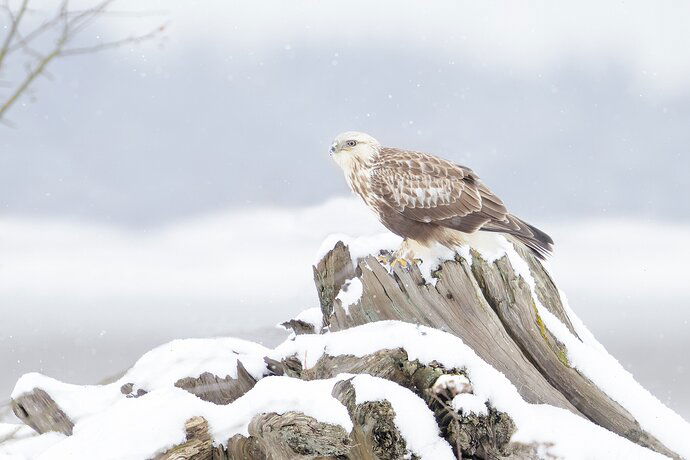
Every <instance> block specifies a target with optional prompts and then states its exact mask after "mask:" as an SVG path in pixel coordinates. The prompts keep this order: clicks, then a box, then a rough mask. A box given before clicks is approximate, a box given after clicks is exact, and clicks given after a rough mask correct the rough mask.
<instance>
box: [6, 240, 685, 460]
mask: <svg viewBox="0 0 690 460" xmlns="http://www.w3.org/2000/svg"><path fill="white" fill-rule="evenodd" d="M501 238H502V237H501ZM501 238H498V239H496V244H494V245H493V246H488V247H487V246H486V245H482V246H481V247H472V248H469V247H468V248H461V249H460V251H459V254H447V253H446V254H444V255H443V256H442V257H439V258H438V259H436V260H427V261H424V262H423V263H422V264H421V265H419V266H417V265H412V266H409V267H404V268H403V267H400V266H396V267H394V268H392V269H391V268H390V267H388V266H387V265H382V264H381V263H380V262H379V260H378V259H377V258H376V256H377V255H379V249H381V246H385V245H384V244H382V242H386V241H391V239H390V238H380V237H379V238H375V239H374V240H371V241H368V240H366V239H358V240H348V239H343V240H344V241H330V242H328V243H327V244H326V247H324V248H323V249H324V250H323V251H322V254H323V257H320V258H319V261H318V262H317V263H316V264H315V266H314V279H315V283H316V287H317V292H318V297H319V301H320V307H319V308H312V309H310V310H307V311H305V312H303V313H301V314H300V315H298V316H297V317H296V318H294V319H292V320H290V321H287V322H285V323H283V326H284V327H286V328H288V329H292V331H293V333H292V334H291V336H290V337H289V339H288V340H286V341H285V342H284V343H282V344H281V345H279V346H277V347H276V348H273V349H269V348H266V347H263V346H261V345H258V344H255V343H252V342H247V341H244V340H238V339H233V338H217V339H188V340H176V341H173V342H171V343H169V344H165V345H162V346H160V347H158V348H155V349H154V350H151V351H150V352H148V353H146V354H145V355H144V356H142V357H141V358H140V359H139V361H137V363H136V364H135V365H134V366H133V367H132V368H131V369H129V370H128V371H127V372H125V373H124V374H123V375H122V376H121V377H120V378H119V379H117V380H116V381H113V382H111V383H108V384H104V385H71V384H67V383H63V382H59V381H57V380H54V379H51V378H49V377H46V376H43V375H40V374H35V373H33V374H27V375H25V376H23V377H22V378H21V379H20V380H19V381H18V382H17V385H16V387H15V390H14V392H13V395H12V396H13V402H12V404H13V408H14V411H15V414H16V415H17V416H18V417H19V418H20V419H21V420H22V421H23V422H24V423H25V424H26V425H28V426H30V427H32V428H33V429H34V430H36V432H38V433H43V434H40V435H38V436H34V437H32V438H22V439H11V440H9V441H7V442H6V443H2V442H0V457H2V456H3V454H7V455H10V454H17V453H19V454H21V455H24V457H27V458H39V459H51V460H52V459H82V458H83V459H89V458H94V456H96V457H98V458H113V459H132V460H135V459H147V458H155V459H165V460H172V459H195V460H201V459H203V460H206V459H208V460H223V459H313V458H339V459H353V460H355V459H369V458H379V459H402V458H412V459H430V460H436V459H441V460H443V459H457V458H477V459H496V458H511V459H531V458H574V459H579V458H601V459H609V458H635V459H646V458H650V459H652V458H666V457H671V458H690V425H688V423H687V422H685V421H684V420H682V418H680V417H679V416H678V415H676V414H675V413H673V412H672V411H671V410H669V409H668V408H666V407H665V406H663V405H662V404H661V403H660V402H659V401H658V400H656V399H655V398H654V397H653V396H652V395H651V394H649V393H648V392H647V391H646V390H644V389H643V388H642V387H641V386H640V385H639V384H637V382H635V381H634V379H633V378H632V376H631V375H630V374H628V373H627V372H625V370H624V369H623V368H622V367H621V366H620V364H618V362H616V361H615V359H613V358H612V357H611V356H610V355H608V354H607V353H606V351H605V350H604V348H603V347H602V346H601V345H600V344H598V343H597V342H596V340H595V339H594V338H593V337H592V336H591V334H590V333H589V332H588V331H587V329H586V328H585V327H584V326H583V325H582V323H581V322H580V321H579V320H578V319H577V317H576V316H575V315H574V314H573V312H572V311H571V310H570V309H569V307H568V305H567V303H566V301H565V298H564V296H563V295H562V293H561V292H560V291H559V290H558V289H557V287H556V284H555V283H554V281H553V280H552V278H551V277H550V275H549V274H548V272H547V271H546V270H545V269H544V267H543V266H542V265H541V263H540V261H539V260H537V259H535V258H534V257H533V256H532V255H531V254H530V253H528V252H526V251H523V250H522V249H521V248H518V247H514V246H513V245H512V244H511V243H510V242H509V241H508V240H505V239H501ZM372 241H373V243H372ZM383 249H390V247H385V248H383ZM10 428H12V427H10ZM10 428H8V430H9V429H10ZM12 429H13V430H16V428H12ZM54 432H59V433H61V434H59V435H56V433H54ZM105 446H107V449H104V447H105ZM106 450H107V453H104V452H105V451H106ZM29 452H30V454H29Z"/></svg>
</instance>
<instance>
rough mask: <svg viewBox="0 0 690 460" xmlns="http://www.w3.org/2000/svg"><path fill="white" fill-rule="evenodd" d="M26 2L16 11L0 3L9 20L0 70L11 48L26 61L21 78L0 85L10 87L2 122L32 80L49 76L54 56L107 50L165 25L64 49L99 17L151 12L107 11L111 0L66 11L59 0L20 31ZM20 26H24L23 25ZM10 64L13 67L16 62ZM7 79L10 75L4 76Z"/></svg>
mask: <svg viewBox="0 0 690 460" xmlns="http://www.w3.org/2000/svg"><path fill="white" fill-rule="evenodd" d="M29 2H30V0H22V2H21V4H20V5H19V6H18V7H17V8H16V12H13V11H12V8H11V7H10V6H9V2H8V1H7V0H4V1H2V3H0V10H4V11H5V13H6V14H7V16H8V18H9V23H10V27H9V29H8V32H7V35H6V36H5V37H4V39H3V40H2V45H1V47H0V69H1V68H2V65H3V63H6V62H7V57H8V56H9V55H10V54H11V53H13V52H15V51H22V52H23V54H24V55H25V56H26V57H27V58H28V62H27V63H26V67H27V71H26V74H25V75H24V77H22V78H21V79H20V81H18V82H16V83H15V85H14V86H9V85H6V84H3V85H2V86H0V88H2V87H5V88H7V87H13V88H14V89H13V90H11V92H10V94H9V95H7V96H3V98H0V122H3V123H4V124H8V123H7V121H6V120H5V119H4V117H5V115H6V113H7V111H8V110H9V109H10V108H11V107H12V106H13V105H14V104H15V103H16V102H17V101H18V100H19V98H20V97H21V96H22V95H23V94H27V93H28V92H29V90H30V87H31V85H32V84H33V83H34V82H35V80H36V79H37V78H38V77H39V76H46V77H50V75H49V74H48V73H47V70H46V69H47V67H48V65H49V64H50V63H51V62H52V61H54V60H55V59H57V58H61V57H65V56H75V55H82V54H90V53H96V52H99V51H103V50H107V49H112V48H117V47H121V46H126V45H128V44H137V43H141V42H143V41H146V40H150V39H153V38H155V37H156V36H158V35H159V34H161V33H162V32H163V31H164V30H165V29H166V27H167V25H166V24H163V25H161V26H158V27H156V28H155V29H153V30H151V31H149V32H147V33H144V34H140V35H132V36H129V37H126V38H122V39H117V40H111V41H106V42H103V43H98V44H95V45H90V46H79V47H72V48H68V45H69V44H70V43H71V42H73V41H74V39H75V38H76V37H77V36H78V35H79V34H80V33H81V32H83V31H84V30H85V29H86V28H87V27H89V26H90V25H92V24H93V23H94V22H95V21H97V20H98V19H99V18H101V17H104V16H105V17H143V16H150V15H153V14H155V12H131V13H129V12H124V11H108V8H109V7H110V6H111V5H112V4H113V3H114V2H115V0H100V1H98V2H97V3H96V4H95V5H94V6H93V7H92V8H87V9H81V10H70V8H69V5H70V3H69V0H62V1H61V2H60V4H59V6H57V7H56V8H55V10H54V11H55V12H54V13H53V16H52V17H50V18H48V19H46V20H44V21H42V22H41V23H40V24H39V25H37V26H34V27H33V28H32V29H31V30H29V31H28V32H27V33H23V32H22V31H21V30H20V24H21V23H22V19H23V18H24V17H25V13H27V12H33V10H32V9H30V8H29ZM27 17H28V15H27ZM24 22H26V21H24ZM24 28H25V29H26V28H27V27H24ZM51 35H52V37H51ZM40 37H43V38H45V40H37V39H38V38H40ZM51 38H52V39H53V41H52V44H50V45H49V46H46V43H49V42H50V41H49V39H51ZM46 48H47V49H46ZM14 66H15V67H16V63H15V64H14ZM5 67H7V65H5ZM11 78H12V77H10V78H8V79H11ZM3 99H4V100H3Z"/></svg>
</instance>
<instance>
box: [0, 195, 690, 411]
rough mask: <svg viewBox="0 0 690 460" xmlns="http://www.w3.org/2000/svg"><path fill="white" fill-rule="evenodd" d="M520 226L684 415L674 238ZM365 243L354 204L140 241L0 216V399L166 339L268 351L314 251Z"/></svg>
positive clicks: (90, 371) (310, 296) (645, 230)
mask: <svg viewBox="0 0 690 460" xmlns="http://www.w3.org/2000/svg"><path fill="white" fill-rule="evenodd" d="M525 217H526V218H527V217H529V216H525ZM528 220H529V219H528ZM533 223H534V224H535V225H538V226H540V227H541V228H543V229H544V230H546V231H547V232H549V233H550V234H551V235H552V236H553V237H554V239H555V240H556V254H555V256H554V257H553V258H552V259H551V261H550V265H551V270H552V271H553V272H554V273H555V274H556V277H557V280H558V281H559V284H560V286H561V288H563V289H564V291H565V292H566V293H567V294H568V296H569V298H570V301H571V305H572V307H573V309H574V310H575V311H576V312H577V314H578V315H579V316H580V317H581V318H582V319H583V321H584V322H585V324H587V326H588V327H589V328H590V329H591V330H592V332H593V333H594V335H595V336H596V337H597V339H599V340H600V341H601V342H602V343H603V344H604V345H605V346H606V347H607V349H608V350H609V351H610V352H611V353H612V354H613V355H614V356H615V357H616V358H618V359H619V361H620V362H621V363H622V364H623V365H624V366H625V367H626V368H627V369H629V370H632V371H633V373H634V374H635V376H636V377H637V378H638V379H639V380H640V381H641V382H642V383H643V385H644V386H645V387H647V388H649V389H650V390H651V391H652V392H653V393H654V394H655V395H657V396H659V397H660V398H661V399H662V400H663V401H664V402H665V403H667V404H668V405H670V406H671V407H673V408H675V409H677V410H679V411H680V412H681V413H682V414H684V415H685V416H686V417H688V416H690V395H689V394H688V392H687V391H686V390H685V387H686V382H687V372H688V369H690V357H689V356H688V355H687V353H684V350H686V349H687V348H688V347H690V334H687V329H688V315H687V313H686V312H687V306H688V304H689V303H690V290H688V288H687V275H686V273H685V272H684V271H682V265H683V264H684V261H685V260H687V259H688V258H689V257H690V239H688V238H687V236H688V235H689V234H690V227H689V226H684V225H673V224H664V223H651V222H645V221H639V220H638V221H632V220H606V221H580V222H551V223H545V222H533ZM633 230H634V231H633ZM381 231H382V227H381V226H380V224H378V222H376V221H375V220H374V218H373V217H372V216H371V215H370V213H369V211H368V210H367V209H365V207H364V206H362V205H361V203H359V202H357V201H356V200H354V199H336V200H332V201H329V202H326V203H324V204H322V205H319V206H313V207H308V208H298V209H272V208H263V209H253V210H236V211H227V212H225V213H219V214H213V215H208V216H201V217H197V218H194V219H189V220H185V221H181V222H178V223H176V224H172V225H169V226H166V227H161V228H154V229H149V230H148V231H142V230H130V229H125V228H117V227H109V226H98V225H91V224H85V223H77V222H63V221H55V220H50V219H36V220H32V219H27V218H22V219H18V218H17V219H15V218H11V217H2V218H0V253H1V254H2V255H3V257H2V260H0V299H1V301H2V309H3V312H6V313H7V314H6V315H4V317H3V321H2V323H0V368H1V369H2V370H3V372H2V373H0V400H2V399H3V396H2V394H4V395H5V396H6V397H9V393H10V391H11V388H12V385H13V384H14V382H15V381H16V379H17V378H18V377H19V376H20V375H21V374H23V373H26V372H30V371H41V372H44V373H46V374H48V375H52V376H55V377H56V378H59V379H61V380H66V381H70V382H75V383H93V382H95V381H98V380H99V379H101V378H103V377H106V376H109V375H111V374H113V373H117V372H119V371H121V370H124V369H125V368H127V367H128V366H129V365H130V364H131V363H132V362H133V361H134V360H135V359H136V358H137V357H138V356H140V355H141V354H142V353H144V352H145V351H146V350H148V349H150V348H153V347H154V346H156V345H159V344H161V343H164V342H166V341H169V340H172V339H174V338H180V337H208V336H223V335H233V336H239V337H243V338H250V339H258V338H260V337H261V338H262V340H263V343H264V344H265V345H268V346H274V345H276V344H277V343H279V342H280V341H281V340H282V339H283V338H284V334H282V333H281V332H280V331H277V330H275V329H273V325H274V324H276V323H277V322H279V321H282V320H284V319H285V318H286V317H289V316H291V315H294V314H296V313H297V312H299V311H301V310H304V309H305V308H307V307H313V306H316V305H317V300H316V297H315V290H314V288H313V283H312V273H311V264H312V263H313V259H314V256H315V254H316V252H317V251H318V248H319V246H320V244H321V241H322V239H323V238H324V237H325V236H326V235H328V234H330V233H335V232H343V233H348V234H352V235H366V234H378V233H380V232H381ZM384 243H385V241H382V244H384ZM286 265H287V266H289V267H290V269H289V270H285V267H286ZM259 272H261V274H262V275H261V276H258V273H259ZM266 280H270V284H268V285H267V284H266V283H267V281H266ZM649 310H652V311H653V312H654V314H653V316H654V318H656V321H655V322H654V324H650V323H649V320H648V319H649ZM10 313H11V314H10ZM219 318H220V320H219Z"/></svg>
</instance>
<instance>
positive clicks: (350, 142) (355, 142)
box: [345, 141, 357, 147]
mask: <svg viewBox="0 0 690 460" xmlns="http://www.w3.org/2000/svg"><path fill="white" fill-rule="evenodd" d="M345 145H347V146H348V147H354V146H355V145H357V141H347V142H345Z"/></svg>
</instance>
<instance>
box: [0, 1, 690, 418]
mask: <svg viewBox="0 0 690 460" xmlns="http://www.w3.org/2000/svg"><path fill="white" fill-rule="evenodd" d="M76 1H78V0H75V2H76ZM79 1H81V2H83V3H87V0H79ZM37 3H38V2H37ZM43 4H45V3H43ZM120 5H121V6H120V10H121V11H131V10H135V9H143V10H149V11H156V12H161V13H160V14H156V15H154V16H153V17H148V16H147V17H145V18H139V19H135V18H132V17H127V18H110V19H109V20H108V21H106V22H104V23H102V24H100V25H99V26H98V27H96V28H94V29H93V30H91V31H89V32H88V34H87V35H86V36H85V37H84V43H92V40H94V39H96V40H98V39H104V38H106V39H107V38H115V39H116V38H121V37H123V36H128V35H130V34H131V33H134V32H143V31H147V30H149V28H150V27H151V26H153V25H156V24H159V23H161V22H169V26H168V28H167V32H166V34H165V39H163V40H156V41H153V42H149V43H146V44H143V45H141V46H133V47H126V48H122V49H117V50H113V51H110V52H103V53H101V54H98V55H89V56H82V57H73V58H69V59H64V60H61V61H58V62H56V64H55V65H54V66H53V67H52V68H51V79H45V78H44V79H40V80H39V82H38V83H37V85H36V86H35V88H34V89H35V90H34V92H33V94H32V98H31V99H29V98H27V99H23V100H22V101H21V104H20V105H17V106H16V107H15V108H14V109H13V110H12V111H11V112H10V113H9V119H10V121H11V122H12V125H13V127H5V126H3V125H0V308H2V309H3V311H4V312H7V313H8V314H7V315H6V316H5V317H4V318H3V323H2V324H0V369H2V372H0V374H2V375H0V400H2V399H3V395H6V394H9V389H10V388H11V386H12V383H13V382H14V381H15V380H16V378H18V376H19V375H20V374H21V373H22V372H28V371H31V370H39V371H43V372H46V373H47V374H48V375H51V376H55V377H57V378H61V379H65V380H67V381H71V382H79V383H83V382H93V381H96V380H98V379H99V378H101V377H103V376H104V375H106V374H108V373H111V372H117V371H119V370H121V369H122V368H124V367H126V366H127V365H128V364H129V363H131V362H133V361H134V360H135V359H136V358H137V357H138V356H139V355H141V354H142V353H143V352H145V351H146V350H147V349H148V348H151V347H152V346H155V345H157V344H160V343H162V342H164V341H166V340H170V339H172V338H176V337H188V336H209V335H217V334H228V333H232V334H240V335H242V336H244V337H250V338H253V339H257V338H264V339H265V340H266V341H267V343H271V341H273V342H274V343H275V341H276V340H279V338H276V332H275V331H273V332H271V331H272V329H269V328H271V327H272V325H273V324H275V323H276V322H278V321H281V320H284V319H285V318H286V317H288V316H290V315H292V314H294V313H296V312H297V311H299V310H301V309H303V308H306V307H312V306H315V305H317V300H316V297H315V291H314V290H313V289H312V282H311V271H310V270H311V269H310V264H311V263H312V262H313V260H312V255H313V254H314V252H315V251H316V249H317V247H318V245H319V242H320V241H321V239H322V238H323V237H324V236H325V235H326V234H328V233H330V232H338V231H339V232H348V233H351V234H355V235H358V234H366V233H372V232H378V231H382V230H383V229H382V227H381V226H380V225H379V224H378V223H377V222H375V221H374V220H373V218H372V217H371V215H370V214H369V213H368V211H366V209H365V208H364V207H363V206H362V205H361V204H360V203H359V202H358V201H355V200H341V199H339V197H340V196H347V195H348V194H349V191H348V190H347V186H346V184H345V181H344V179H343V177H342V174H341V173H340V171H339V170H338V168H337V167H336V165H335V164H333V162H332V161H331V160H330V158H329V156H328V147H329V146H330V143H331V140H332V138H333V137H334V136H335V135H336V134H337V133H339V132H341V131H346V130H352V129H356V130H363V131H367V132H368V133H370V134H372V135H373V136H374V137H377V138H378V139H379V140H380V141H381V142H382V143H383V144H384V145H389V146H397V147H404V148H410V149H418V150H423V151H427V152H431V153H436V154H438V155H440V156H444V157H446V158H449V159H452V160H455V161H457V162H459V163H462V164H465V165H467V166H470V167H472V168H473V169H474V170H475V171H477V172H478V173H479V174H480V176H481V177H482V178H483V179H484V181H485V182H486V183H487V184H488V185H489V186H490V187H491V188H492V189H494V190H495V191H496V192H497V193H498V194H499V195H500V196H501V197H502V198H503V199H504V201H506V203H507V204H508V206H509V208H510V209H511V210H512V211H514V212H515V213H516V214H518V215H520V216H521V217H523V218H525V219H526V220H528V221H529V222H531V223H533V224H536V225H538V226H540V227H543V228H544V230H546V231H548V232H549V233H550V234H552V236H554V239H555V240H556V255H555V256H554V259H553V260H552V263H553V267H554V269H555V270H556V271H557V273H558V280H559V283H560V286H561V287H563V288H564V289H565V290H566V292H567V293H568V294H569V297H570V300H571V306H572V307H573V308H574V310H575V311H576V312H577V313H578V315H580V316H581V317H582V318H583V319H584V321H585V323H586V324H587V325H588V326H589V327H590V328H591V329H592V330H593V332H594V333H595V335H596V336H597V337H598V338H599V339H600V340H601V341H602V342H603V343H604V344H605V345H606V346H607V347H608V348H609V350H611V351H612V353H613V354H614V355H615V356H616V357H618V358H619V359H620V360H621V362H622V363H623V364H624V365H625V366H626V367H627V368H628V369H630V370H632V371H633V372H634V374H635V375H636V377H637V378H639V379H640V381H641V382H642V383H643V384H644V385H645V386H647V387H648V388H650V389H651V390H652V391H653V392H654V393H655V394H656V395H657V396H659V398H660V399H662V400H663V401H664V402H666V403H667V404H669V405H671V407H673V408H675V409H676V410H679V411H681V413H683V414H684V415H685V416H688V415H690V394H688V392H687V373H688V371H689V370H690V356H688V354H687V353H686V350H687V349H688V347H690V334H688V314H687V311H688V305H689V303H690V292H689V291H688V289H687V286H688V275H687V270H686V269H685V265H686V262H685V261H686V260H687V258H688V257H690V243H688V242H689V241H690V238H688V237H689V236H690V200H688V198H687V197H688V196H690V181H689V180H688V177H687V176H688V171H690V151H689V150H690V147H689V146H690V129H689V127H690V33H689V32H688V24H690V3H688V2H685V1H680V0H679V1H654V2H648V1H626V2H614V1H610V2H605V3H602V2H598V1H579V2H567V3H566V2H552V1H543V2H541V1H539V2H537V1H533V2H520V1H517V2H516V1H510V2H495V1H482V2H458V1H435V2H433V3H432V2H426V1H417V2H411V1H401V0H395V1H393V0H390V1H388V0H387V1H377V2H371V1H368V0H351V1H348V2H334V1H316V0H311V1H306V0H291V1H284V0H272V1H261V2H258V1H244V2H236V1H196V2H194V1H181V0H180V1H164V0H160V1H158V2H156V1H148V0H139V1H135V0H131V1H130V0H127V1H123V2H121V3H120ZM95 37H100V38H95ZM14 71H15V72H16V71H22V69H19V70H17V69H15V70H14ZM10 77H11V75H5V76H4V78H6V79H7V78H10ZM1 91H3V87H2V86H0V92H1ZM333 199H335V201H334V200H333ZM286 266H287V267H290V268H289V269H288V270H286V269H285V267H286ZM259 270H263V271H265V273H267V275H266V277H267V278H268V279H272V280H273V281H272V284H271V287H270V288H269V287H267V286H266V285H265V284H263V280H262V279H261V278H258V277H257V276H256V273H257V272H258V271H259ZM286 273H288V274H289V276H283V275H284V274H286ZM650 310H651V311H653V313H652V315H653V317H654V318H655V324H653V325H650V323H649V318H650V313H649V312H650ZM260 328H263V329H262V331H261V332H260V333H259V332H257V329H260Z"/></svg>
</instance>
